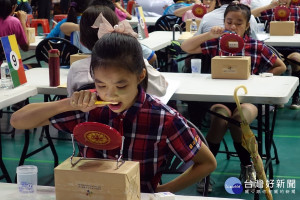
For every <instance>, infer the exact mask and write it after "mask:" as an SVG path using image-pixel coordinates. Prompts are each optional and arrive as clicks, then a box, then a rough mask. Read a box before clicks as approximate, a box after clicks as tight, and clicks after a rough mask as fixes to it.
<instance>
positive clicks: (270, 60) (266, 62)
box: [201, 35, 277, 74]
mask: <svg viewBox="0 0 300 200" xmlns="http://www.w3.org/2000/svg"><path fill="white" fill-rule="evenodd" d="M201 49H202V53H203V54H209V55H211V57H214V56H220V55H223V56H229V54H228V53H225V52H222V54H220V53H221V52H220V48H219V38H216V39H212V40H208V41H206V42H204V43H202V44H201ZM230 55H232V54H230ZM233 55H234V56H250V57H251V73H252V74H258V73H260V72H266V71H268V70H269V69H270V68H271V67H272V66H273V64H274V63H275V61H276V59H277V56H276V55H275V54H273V53H272V51H271V50H270V49H269V48H268V47H267V46H266V45H265V44H264V43H263V42H261V41H258V40H254V39H252V38H250V37H249V36H247V35H245V37H244V50H243V51H241V52H239V53H237V54H233Z"/></svg>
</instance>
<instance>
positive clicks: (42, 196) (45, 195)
mask: <svg viewBox="0 0 300 200" xmlns="http://www.w3.org/2000/svg"><path fill="white" fill-rule="evenodd" d="M153 196H154V195H153V194H147V193H142V194H141V200H151V199H152V198H151V197H153ZM0 199H1V200H8V199H9V200H20V196H19V194H18V186H17V184H11V183H0ZM55 199H56V197H55V187H51V186H38V188H37V196H36V199H35V200H55ZM175 199H176V200H241V199H228V198H217V197H202V196H201V197H200V196H182V195H176V197H175Z"/></svg>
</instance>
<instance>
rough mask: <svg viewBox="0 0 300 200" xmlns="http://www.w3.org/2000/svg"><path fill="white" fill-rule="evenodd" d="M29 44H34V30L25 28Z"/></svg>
mask: <svg viewBox="0 0 300 200" xmlns="http://www.w3.org/2000/svg"><path fill="white" fill-rule="evenodd" d="M26 32H27V36H28V38H27V39H28V41H29V43H34V42H35V28H26Z"/></svg>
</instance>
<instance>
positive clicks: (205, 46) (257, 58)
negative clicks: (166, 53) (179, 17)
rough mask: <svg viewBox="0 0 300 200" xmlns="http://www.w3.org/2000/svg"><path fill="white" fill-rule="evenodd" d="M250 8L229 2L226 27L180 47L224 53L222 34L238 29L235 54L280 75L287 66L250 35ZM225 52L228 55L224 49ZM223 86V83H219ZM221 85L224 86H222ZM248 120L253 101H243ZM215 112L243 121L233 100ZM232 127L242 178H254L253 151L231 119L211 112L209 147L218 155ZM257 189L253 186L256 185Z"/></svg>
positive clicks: (260, 69)
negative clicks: (240, 40) (239, 48)
mask: <svg viewBox="0 0 300 200" xmlns="http://www.w3.org/2000/svg"><path fill="white" fill-rule="evenodd" d="M250 16H251V12H250V8H249V7H248V6H246V5H244V4H236V3H232V4H230V5H228V7H227V8H226V10H225V13H224V24H225V28H223V27H218V26H215V27H213V28H212V29H211V30H210V32H206V33H203V34H200V35H197V36H194V37H192V38H190V39H188V40H186V41H184V42H183V43H182V45H181V48H182V49H183V50H184V51H186V52H188V53H202V54H210V55H211V56H212V57H214V56H218V55H220V53H221V50H220V46H219V44H220V43H219V38H220V37H221V36H222V35H224V34H226V32H225V31H230V32H235V33H236V34H238V35H239V36H241V37H242V38H243V39H244V43H245V44H244V51H243V52H244V53H243V52H240V53H237V54H234V55H236V56H243V55H245V56H251V73H252V74H258V73H260V72H266V71H267V72H270V73H273V74H274V75H280V74H282V73H283V72H284V71H285V70H286V66H285V64H284V63H283V62H282V61H281V60H280V59H279V58H278V57H276V55H275V54H273V53H272V52H271V51H270V49H268V48H267V47H266V46H265V45H264V43H263V42H261V41H257V40H254V39H252V38H250V37H249V36H248V30H249V28H250V23H249V20H250ZM222 55H228V54H226V53H224V52H222ZM220 87H222V86H220ZM220 89H221V88H220ZM241 107H242V110H243V113H244V115H245V118H246V120H247V122H248V123H249V124H250V123H251V122H252V121H253V120H254V119H255V118H256V116H257V112H258V111H257V108H256V106H255V105H253V104H250V103H243V104H242V105H241ZM210 109H211V110H212V111H213V112H216V113H218V114H221V115H223V116H225V117H229V118H232V119H235V120H237V121H241V118H240V115H239V113H238V111H237V108H236V105H235V104H234V103H218V104H213V105H212V106H211V108H210ZM227 129H229V130H230V133H231V136H232V139H233V142H234V147H235V149H236V152H237V154H238V157H239V159H240V162H241V173H240V180H241V181H242V183H243V182H245V181H255V179H256V173H255V169H254V167H253V164H252V162H251V159H250V154H249V153H248V152H247V150H246V149H245V148H243V147H242V144H241V142H242V130H241V128H240V127H237V126H235V125H233V124H231V123H228V121H226V120H224V119H221V118H219V117H216V116H214V115H212V116H211V124H210V128H209V130H208V134H207V136H206V139H207V142H208V144H209V148H210V150H211V151H212V153H213V154H214V155H215V156H216V155H217V153H218V151H219V147H220V142H221V141H222V139H223V137H224V134H225V133H226V130H227ZM253 189H254V188H253Z"/></svg>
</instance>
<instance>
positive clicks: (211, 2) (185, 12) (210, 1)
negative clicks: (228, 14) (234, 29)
mask: <svg viewBox="0 0 300 200" xmlns="http://www.w3.org/2000/svg"><path fill="white" fill-rule="evenodd" d="M195 4H203V5H205V6H207V12H211V11H212V10H214V9H215V8H218V7H219V5H218V4H217V0H202V2H201V1H200V0H196V1H195ZM193 7H194V4H193V5H190V6H187V7H183V8H179V9H177V10H175V11H174V15H176V16H178V17H182V20H183V21H186V20H187V19H201V18H198V17H196V16H195V15H194V14H193V13H192V9H193Z"/></svg>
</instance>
